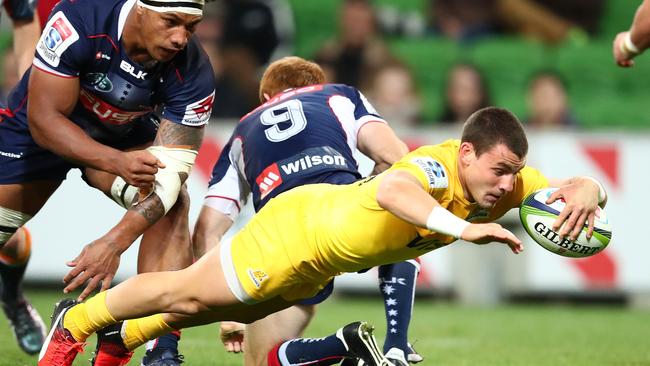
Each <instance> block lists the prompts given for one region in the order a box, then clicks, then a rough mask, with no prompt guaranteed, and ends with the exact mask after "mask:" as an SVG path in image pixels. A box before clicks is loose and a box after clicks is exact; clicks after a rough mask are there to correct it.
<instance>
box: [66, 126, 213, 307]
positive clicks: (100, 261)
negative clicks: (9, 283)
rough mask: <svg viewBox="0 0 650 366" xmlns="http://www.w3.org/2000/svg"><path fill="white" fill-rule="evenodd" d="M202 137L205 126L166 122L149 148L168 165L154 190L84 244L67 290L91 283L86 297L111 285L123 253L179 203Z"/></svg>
mask: <svg viewBox="0 0 650 366" xmlns="http://www.w3.org/2000/svg"><path fill="white" fill-rule="evenodd" d="M202 139H203V128H202V127H189V126H184V125H180V124H177V123H173V122H171V121H168V120H163V121H162V123H161V124H160V128H159V129H158V133H157V135H156V139H155V140H154V146H153V147H152V148H149V149H153V151H154V153H156V154H159V155H158V156H157V157H158V158H159V159H160V160H161V161H162V162H163V163H164V165H165V168H164V169H160V170H159V172H158V173H157V174H156V176H155V177H156V180H155V182H154V188H153V190H152V191H151V192H149V193H148V194H147V195H146V197H145V198H143V199H142V200H141V201H140V202H138V203H137V204H136V205H134V206H133V207H132V208H130V209H129V210H128V211H127V212H126V214H125V215H124V217H123V218H122V219H121V220H120V222H119V223H118V224H117V225H116V226H115V227H113V228H112V229H111V230H110V231H109V232H108V233H107V234H106V235H104V236H103V237H101V238H99V239H97V240H95V241H94V242H92V243H91V244H89V245H87V246H86V247H84V249H83V250H82V252H81V254H80V255H79V256H78V257H77V258H75V259H74V260H72V261H70V262H68V263H67V265H68V266H70V267H73V269H72V270H71V271H70V272H68V274H67V275H66V276H65V277H64V282H65V283H66V285H67V286H66V287H65V288H64V292H66V293H67V292H70V291H73V290H74V289H76V288H77V287H80V286H81V285H83V284H84V283H86V282H87V285H86V287H85V288H84V290H83V291H82V293H81V295H79V298H80V299H83V298H85V297H87V296H88V295H89V294H90V293H91V292H92V291H93V290H94V289H95V288H96V287H97V286H99V285H100V284H101V289H102V290H106V289H108V288H109V287H110V284H111V281H112V280H113V277H114V276H115V272H116V271H117V268H118V266H119V258H120V255H121V254H122V253H123V252H124V251H125V250H126V249H127V248H128V247H130V246H131V244H132V243H133V242H134V241H135V240H136V239H137V238H138V237H139V236H140V235H142V234H143V233H144V231H145V230H147V229H148V228H149V227H150V226H151V225H152V224H154V223H155V222H156V221H158V220H159V219H160V218H161V217H163V216H164V215H165V214H166V213H167V211H169V209H171V207H172V206H173V205H174V204H175V202H176V199H177V198H178V194H179V192H180V189H181V187H182V185H183V184H184V182H185V180H187V177H188V176H189V171H190V168H191V167H192V165H193V163H194V157H195V156H196V154H197V151H198V149H199V147H200V145H201V141H202Z"/></svg>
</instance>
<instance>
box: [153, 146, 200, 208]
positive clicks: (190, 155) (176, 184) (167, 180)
mask: <svg viewBox="0 0 650 366" xmlns="http://www.w3.org/2000/svg"><path fill="white" fill-rule="evenodd" d="M147 151H149V152H150V153H152V154H153V155H155V156H156V157H157V158H158V160H160V161H161V162H162V163H163V164H165V168H164V169H158V173H156V182H155V184H154V189H153V192H154V193H156V196H158V198H160V200H161V201H162V204H163V206H164V207H165V213H167V212H169V210H170V209H171V208H172V206H174V204H175V203H176V200H177V199H178V193H179V192H180V191H181V186H182V184H183V182H181V177H180V176H179V173H186V174H187V175H188V176H189V174H190V170H192V166H193V165H194V161H195V160H196V155H197V154H198V152H197V151H194V150H190V149H183V148H174V147H164V146H150V147H148V148H147Z"/></svg>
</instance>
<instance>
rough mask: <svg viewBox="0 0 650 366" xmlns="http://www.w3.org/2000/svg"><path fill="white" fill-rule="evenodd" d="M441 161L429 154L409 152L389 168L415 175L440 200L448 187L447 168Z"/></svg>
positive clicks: (425, 188) (423, 186)
mask: <svg viewBox="0 0 650 366" xmlns="http://www.w3.org/2000/svg"><path fill="white" fill-rule="evenodd" d="M416 152H417V150H416ZM441 161H442V159H436V158H435V157H434V156H432V155H430V154H427V155H421V154H413V153H411V154H408V155H406V156H405V157H404V158H402V160H400V161H398V162H397V163H395V164H393V166H392V167H391V168H390V170H391V171H395V170H399V171H404V172H407V173H408V174H410V175H412V176H413V177H415V178H416V179H417V180H418V182H420V185H421V186H422V188H424V190H426V191H427V192H428V193H429V194H430V195H431V196H432V197H433V198H435V199H436V200H440V199H441V198H442V197H443V196H444V193H445V192H446V191H447V189H448V188H449V170H448V169H447V168H446V167H445V165H444V164H443V163H441Z"/></svg>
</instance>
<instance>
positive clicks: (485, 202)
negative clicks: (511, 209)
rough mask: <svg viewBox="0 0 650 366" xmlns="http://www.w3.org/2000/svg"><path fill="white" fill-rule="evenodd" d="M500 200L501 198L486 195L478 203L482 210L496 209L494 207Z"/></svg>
mask: <svg viewBox="0 0 650 366" xmlns="http://www.w3.org/2000/svg"><path fill="white" fill-rule="evenodd" d="M499 198H501V197H497V196H493V195H491V194H486V195H484V196H483V197H481V199H480V200H478V201H477V203H478V205H479V206H480V207H481V208H492V207H494V205H496V204H497V202H498V201H499Z"/></svg>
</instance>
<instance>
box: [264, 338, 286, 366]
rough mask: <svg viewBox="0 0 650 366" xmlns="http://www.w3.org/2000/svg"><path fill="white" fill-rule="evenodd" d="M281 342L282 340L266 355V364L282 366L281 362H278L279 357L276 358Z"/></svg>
mask: <svg viewBox="0 0 650 366" xmlns="http://www.w3.org/2000/svg"><path fill="white" fill-rule="evenodd" d="M282 343H284V342H280V343H278V344H276V345H275V346H274V347H273V348H271V350H270V351H269V353H268V354H267V355H266V364H267V365H268V366H282V362H280V359H279V358H278V351H279V350H280V346H281V345H282Z"/></svg>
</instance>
